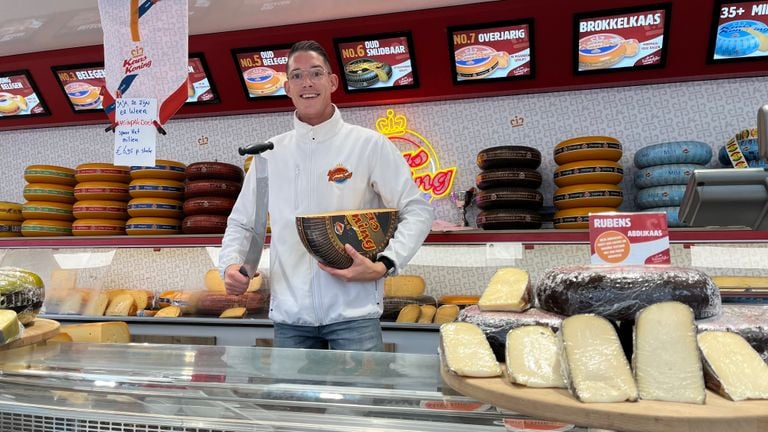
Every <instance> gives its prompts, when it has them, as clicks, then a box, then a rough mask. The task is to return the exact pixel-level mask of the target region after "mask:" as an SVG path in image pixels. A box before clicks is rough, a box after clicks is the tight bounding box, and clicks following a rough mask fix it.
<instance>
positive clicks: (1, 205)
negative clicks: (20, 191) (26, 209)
mask: <svg viewBox="0 0 768 432" xmlns="http://www.w3.org/2000/svg"><path fill="white" fill-rule="evenodd" d="M22 208H23V206H22V205H21V204H19V203H15V202H9V201H0V237H19V236H21V223H22V221H23V220H24V216H23V215H22V213H21V210H22Z"/></svg>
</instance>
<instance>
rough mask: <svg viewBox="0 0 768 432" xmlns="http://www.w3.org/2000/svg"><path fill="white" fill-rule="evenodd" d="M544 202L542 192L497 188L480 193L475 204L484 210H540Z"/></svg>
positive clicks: (526, 189)
mask: <svg viewBox="0 0 768 432" xmlns="http://www.w3.org/2000/svg"><path fill="white" fill-rule="evenodd" d="M543 201H544V197H543V196H542V195H541V192H539V191H537V190H536V189H528V188H495V189H488V190H484V191H480V192H478V193H477V195H476V196H475V204H476V205H477V207H478V208H480V209H482V210H488V209H497V208H526V209H538V208H540V207H541V204H542V203H543Z"/></svg>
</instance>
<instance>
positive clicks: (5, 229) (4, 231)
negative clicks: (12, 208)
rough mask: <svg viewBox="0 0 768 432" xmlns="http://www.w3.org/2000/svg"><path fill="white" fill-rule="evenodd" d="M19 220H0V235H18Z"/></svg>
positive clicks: (19, 230) (19, 233) (19, 232)
mask: <svg viewBox="0 0 768 432" xmlns="http://www.w3.org/2000/svg"><path fill="white" fill-rule="evenodd" d="M20 236H21V221H9V220H0V237H20Z"/></svg>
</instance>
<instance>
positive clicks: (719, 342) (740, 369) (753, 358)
mask: <svg viewBox="0 0 768 432" xmlns="http://www.w3.org/2000/svg"><path fill="white" fill-rule="evenodd" d="M698 340H699V348H700V349H701V353H702V355H703V356H704V373H705V378H706V382H707V387H709V388H710V389H712V390H714V391H716V392H718V393H719V394H721V395H723V396H724V397H726V398H728V399H730V400H733V401H740V400H746V399H768V364H766V363H765V362H764V361H763V359H762V358H761V357H760V355H759V354H758V353H757V351H755V350H754V348H752V347H751V346H750V345H749V343H747V341H746V340H745V339H744V338H743V337H742V336H740V335H738V334H736V333H731V332H722V331H705V332H703V333H699V336H698Z"/></svg>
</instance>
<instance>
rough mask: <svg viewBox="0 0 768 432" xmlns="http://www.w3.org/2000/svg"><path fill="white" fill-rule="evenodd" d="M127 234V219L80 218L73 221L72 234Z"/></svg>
mask: <svg viewBox="0 0 768 432" xmlns="http://www.w3.org/2000/svg"><path fill="white" fill-rule="evenodd" d="M123 234H125V221H124V220H117V219H78V220H76V221H74V222H73V223H72V235H75V236H109V235H123Z"/></svg>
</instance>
